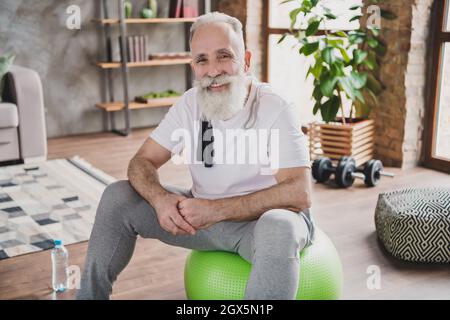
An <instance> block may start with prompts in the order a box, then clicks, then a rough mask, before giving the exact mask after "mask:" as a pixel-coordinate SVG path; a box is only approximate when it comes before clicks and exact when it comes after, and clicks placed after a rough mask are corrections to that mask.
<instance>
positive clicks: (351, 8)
mask: <svg viewBox="0 0 450 320" xmlns="http://www.w3.org/2000/svg"><path fill="white" fill-rule="evenodd" d="M359 8H362V7H361V6H359V5H356V6H352V7H350V8H349V9H350V10H358V9H359Z"/></svg>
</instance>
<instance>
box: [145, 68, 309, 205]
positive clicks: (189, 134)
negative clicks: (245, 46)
mask: <svg viewBox="0 0 450 320" xmlns="http://www.w3.org/2000/svg"><path fill="white" fill-rule="evenodd" d="M251 79H252V84H251V90H250V94H249V98H248V100H247V103H246V104H245V107H244V108H243V109H242V110H241V111H239V112H238V113H237V114H236V115H234V116H233V117H232V118H231V119H228V120H226V121H221V120H218V121H214V120H213V121H212V122H211V123H212V127H213V135H214V143H213V144H212V145H211V146H213V148H214V153H213V155H214V158H213V159H214V160H213V161H214V162H213V163H214V165H213V166H212V167H209V168H208V167H205V165H204V164H203V163H202V162H200V161H196V160H197V158H196V155H197V145H198V137H199V136H198V134H199V132H198V131H199V130H201V129H200V122H199V121H200V116H201V114H200V109H199V106H198V104H197V99H196V94H197V92H196V90H197V89H196V88H191V89H189V90H188V91H186V92H185V93H184V94H183V96H182V97H180V99H179V100H178V101H177V102H176V103H175V104H174V105H173V106H172V107H171V108H170V109H169V111H168V112H167V114H166V115H165V117H164V118H163V120H162V121H161V122H160V124H159V125H158V127H157V128H155V130H153V131H152V133H151V134H150V137H151V138H152V139H154V140H155V141H156V142H158V143H159V144H160V145H161V146H163V147H164V148H166V149H167V150H169V151H171V152H172V153H173V154H178V155H183V156H185V158H186V159H185V160H187V165H188V167H189V170H190V173H191V176H192V180H193V185H192V188H191V192H192V194H193V195H194V197H196V198H204V199H218V198H225V197H231V196H236V195H244V194H247V193H252V192H255V191H258V190H261V189H265V188H268V187H271V186H273V185H275V184H276V183H277V182H276V180H275V177H274V173H276V170H277V169H278V168H279V169H281V168H292V167H310V158H309V152H308V148H307V140H306V137H305V136H304V134H303V133H302V132H301V131H300V121H299V120H300V119H298V117H297V115H296V112H295V109H294V106H293V105H292V104H289V103H287V102H286V101H285V100H284V99H283V98H281V97H280V96H279V95H278V94H276V93H275V92H273V91H272V88H271V87H270V85H268V84H267V83H261V82H259V81H258V80H257V79H256V78H254V77H251ZM252 108H256V110H257V112H256V113H255V114H256V115H257V117H256V122H255V123H254V126H253V127H251V128H249V129H244V125H245V123H246V121H247V119H248V118H249V115H250V110H251V109H252ZM253 110H254V109H253ZM250 122H251V121H250ZM236 129H238V130H236ZM239 129H240V130H239ZM182 151H183V152H182ZM222 151H223V152H222Z"/></svg>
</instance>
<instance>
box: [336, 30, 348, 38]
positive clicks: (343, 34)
mask: <svg viewBox="0 0 450 320" xmlns="http://www.w3.org/2000/svg"><path fill="white" fill-rule="evenodd" d="M336 34H337V35H338V36H340V37H343V38H348V34H347V33H345V31H338V32H336Z"/></svg>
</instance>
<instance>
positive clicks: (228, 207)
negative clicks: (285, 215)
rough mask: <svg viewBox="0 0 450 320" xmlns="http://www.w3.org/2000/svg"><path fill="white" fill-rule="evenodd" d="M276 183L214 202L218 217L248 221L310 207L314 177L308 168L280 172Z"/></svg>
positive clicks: (281, 170)
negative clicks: (279, 211)
mask: <svg viewBox="0 0 450 320" xmlns="http://www.w3.org/2000/svg"><path fill="white" fill-rule="evenodd" d="M275 177H276V180H277V182H278V183H277V184H276V185H274V186H272V187H270V188H267V189H264V190H260V191H257V192H254V193H251V194H247V195H243V196H236V197H230V198H224V199H218V200H213V201H214V202H215V204H214V206H213V207H214V208H215V210H216V212H215V214H218V215H219V216H220V219H221V220H228V221H245V220H254V219H257V218H258V217H259V216H260V215H261V214H263V213H264V212H266V211H267V210H270V209H277V208H281V209H288V210H291V211H294V212H299V211H302V210H304V209H307V208H310V207H311V176H310V169H309V168H306V167H299V168H288V169H280V170H279V171H278V173H277V174H276V176H275Z"/></svg>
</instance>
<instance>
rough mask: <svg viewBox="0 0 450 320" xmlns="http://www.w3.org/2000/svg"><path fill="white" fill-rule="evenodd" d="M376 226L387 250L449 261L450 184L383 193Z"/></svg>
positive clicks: (422, 259)
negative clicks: (444, 186) (449, 186)
mask: <svg viewBox="0 0 450 320" xmlns="http://www.w3.org/2000/svg"><path fill="white" fill-rule="evenodd" d="M375 227H376V229H377V234H378V238H379V239H380V240H381V242H382V243H383V244H384V246H385V248H386V250H387V251H388V252H390V253H391V254H392V255H393V256H395V257H397V258H399V259H403V260H407V261H417V262H440V263H450V188H430V189H404V190H398V191H393V192H387V193H382V194H380V195H379V197H378V204H377V208H376V211H375Z"/></svg>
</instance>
